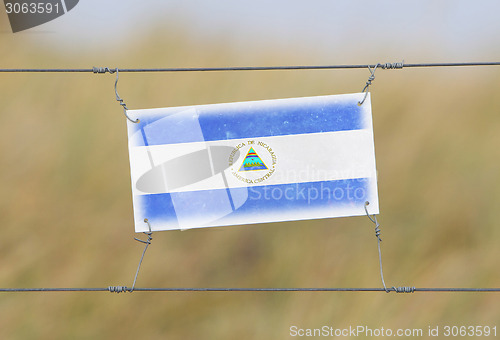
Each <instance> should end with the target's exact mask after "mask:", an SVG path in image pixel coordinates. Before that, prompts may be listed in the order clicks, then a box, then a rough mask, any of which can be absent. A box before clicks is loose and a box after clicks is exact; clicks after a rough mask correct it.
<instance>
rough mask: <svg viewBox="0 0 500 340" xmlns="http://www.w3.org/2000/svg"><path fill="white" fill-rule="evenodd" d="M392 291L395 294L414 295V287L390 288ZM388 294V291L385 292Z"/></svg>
mask: <svg viewBox="0 0 500 340" xmlns="http://www.w3.org/2000/svg"><path fill="white" fill-rule="evenodd" d="M392 290H393V291H395V292H396V293H414V292H415V287H392ZM389 292H390V290H387V293H389Z"/></svg>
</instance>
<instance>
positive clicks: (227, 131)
mask: <svg viewBox="0 0 500 340" xmlns="http://www.w3.org/2000/svg"><path fill="white" fill-rule="evenodd" d="M335 97H336V96H323V97H314V98H306V99H302V98H294V99H287V100H274V101H256V102H246V103H229V104H214V105H202V106H193V107H177V108H167V109H164V110H161V113H159V111H158V110H144V111H142V112H141V113H140V114H138V115H137V117H138V118H140V122H139V123H137V124H131V125H130V128H131V129H132V132H133V133H134V132H139V131H141V132H142V135H141V137H140V138H135V139H134V140H133V146H143V145H161V144H174V143H190V142H203V141H216V140H228V139H240V138H253V137H268V136H283V135H293V134H305V133H319V132H334V131H347V130H358V129H362V128H364V126H363V125H364V119H363V107H361V106H358V101H357V100H355V98H354V97H353V99H352V100H341V101H339V100H338V99H335ZM148 112H149V113H148ZM134 117H135V116H134ZM166 117H167V119H164V118H166ZM200 129H201V133H200ZM143 137H145V139H144V138H143Z"/></svg>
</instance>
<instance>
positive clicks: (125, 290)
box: [108, 286, 129, 294]
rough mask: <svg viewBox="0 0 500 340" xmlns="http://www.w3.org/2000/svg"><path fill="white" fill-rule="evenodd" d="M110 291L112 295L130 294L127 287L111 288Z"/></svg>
mask: <svg viewBox="0 0 500 340" xmlns="http://www.w3.org/2000/svg"><path fill="white" fill-rule="evenodd" d="M108 291H109V292H110V293H117V294H120V293H124V292H128V291H129V289H128V288H127V287H126V286H109V287H108Z"/></svg>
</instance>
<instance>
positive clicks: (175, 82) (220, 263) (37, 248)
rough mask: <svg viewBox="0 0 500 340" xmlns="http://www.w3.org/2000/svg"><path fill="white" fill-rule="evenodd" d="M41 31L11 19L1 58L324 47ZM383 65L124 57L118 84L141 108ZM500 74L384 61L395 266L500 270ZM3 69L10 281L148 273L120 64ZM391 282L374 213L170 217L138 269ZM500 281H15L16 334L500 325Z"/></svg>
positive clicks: (289, 92)
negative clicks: (106, 44) (107, 39)
mask: <svg viewBox="0 0 500 340" xmlns="http://www.w3.org/2000/svg"><path fill="white" fill-rule="evenodd" d="M3 24H5V23H3ZM4 26H5V25H4ZM36 39H37V37H36V35H31V36H30V35H24V36H21V35H19V36H17V38H16V39H14V38H13V36H12V35H11V34H1V35H0V46H2V48H1V49H0V60H1V67H85V68H87V67H91V66H93V65H95V66H115V65H117V66H120V67H143V66H145V67H147V66H220V65H235V64H241V65H246V64H253V65H257V64H261V65H270V64H271V65H272V64H300V63H304V61H305V63H308V62H307V61H308V56H307V55H305V54H303V53H301V52H300V51H278V50H273V49H272V47H270V49H269V50H268V51H266V52H262V56H261V59H260V60H253V61H252V62H246V60H245V58H244V57H239V55H238V54H235V53H233V52H231V49H230V46H228V45H227V44H225V43H224V41H221V42H220V44H214V43H213V42H211V43H210V44H207V45H203V46H200V45H196V46H195V45H194V44H191V43H190V42H189V36H188V35H186V33H183V32H178V34H177V38H171V39H166V40H163V41H162V43H161V44H160V43H158V40H155V39H154V36H153V37H151V38H150V39H149V40H145V41H143V43H142V45H139V46H137V45H135V46H125V45H124V46H121V47H120V48H119V49H118V48H117V49H112V50H108V51H107V52H106V54H104V53H100V54H99V53H98V54H92V53H90V52H88V53H80V54H79V55H76V54H69V56H68V55H61V54H60V53H55V52H54V51H52V50H51V49H50V48H48V47H44V46H43V45H42V44H37V43H36ZM75 43H77V42H75ZM4 46H6V47H8V48H4ZM457 59H460V58H458V57H457ZM318 60H319V59H318ZM324 61H326V58H325V59H324ZM373 61H374V60H373V59H370V60H364V61H363V62H373ZM380 61H385V60H380ZM413 61H414V62H417V61H420V60H412V61H411V60H407V62H413ZM343 62H346V61H345V60H344V61H343ZM347 62H348V61H347ZM368 75H369V74H368V71H367V70H359V71H295V72H240V73H236V72H235V73H189V74H188V73H183V74H122V75H121V76H120V82H119V92H120V95H121V96H122V97H123V98H124V99H125V101H126V103H127V104H128V105H129V107H130V108H150V107H166V106H178V105H193V104H206V103H218V102H232V101H243V100H259V99H271V98H283V97H298V96H313V95H326V94H338V93H352V92H359V91H360V90H361V88H362V86H363V85H364V82H365V81H366V79H367V77H368ZM499 75H500V72H499V70H498V69H497V68H492V67H490V68H449V69H432V70H430V69H404V70H398V71H383V70H380V71H377V78H376V80H375V82H374V85H373V88H372V104H373V115H374V129H375V146H376V156H377V168H378V171H379V195H380V205H381V215H380V216H379V221H380V222H381V224H382V238H383V240H384V242H383V243H382V246H383V256H384V268H385V277H386V282H387V283H388V285H396V286H402V285H415V286H417V287H498V286H500V272H499V271H498V261H499V259H500V250H499V249H500V248H499V246H498V244H499V241H500V229H499V228H498V206H499V205H500V183H499V180H498V176H499V173H500V160H499V157H498V155H499V153H498V149H499V146H500V133H499V131H500V114H499V112H500V102H499V101H498V95H497V93H498V91H499V90H500V85H498V77H499ZM0 77H1V80H0V100H1V104H0V122H1V124H0V145H1V154H0V181H1V182H0V183H1V191H0V226H1V228H2V237H1V238H0V286H1V287H105V286H108V285H130V284H131V282H132V279H133V274H134V273H135V269H136V266H137V263H138V260H139V257H140V253H141V251H142V249H143V245H142V244H139V243H137V242H135V241H134V240H133V237H134V236H136V235H135V234H134V233H133V225H132V221H133V220H132V201H131V192H130V178H129V165H128V151H127V139H126V124H125V118H124V117H123V115H122V111H121V109H120V107H119V106H118V104H117V103H116V102H115V100H114V92H113V82H114V76H111V75H93V74H1V75H0ZM319 152H321V148H320V147H319ZM380 285H381V283H380V277H379V274H378V258H377V248H376V239H375V236H374V232H373V225H372V224H371V223H370V222H369V221H368V219H367V218H366V217H354V218H341V219H331V220H316V221H305V222H290V223H277V224H263V225H252V226H237V227H230V228H215V229H202V230H190V231H185V232H177V231H174V232H161V233H156V234H155V235H154V240H153V244H152V245H151V247H150V248H149V250H148V253H147V254H146V258H145V261H144V263H143V266H142V269H141V273H140V276H139V280H138V286H140V287H379V286H380ZM499 298H500V296H499V295H498V294H474V293H461V294H451V293H429V294H424V293H415V294H411V295H396V294H382V293H141V292H135V293H133V294H120V295H116V294H110V293H1V295H0V338H1V339H89V338H92V339H137V338H142V339H167V338H168V339H233V338H238V339H285V338H288V337H289V327H290V326H291V325H297V326H299V327H307V328H314V327H321V326H323V325H325V324H326V325H331V326H334V327H349V325H352V326H356V325H366V326H369V327H373V328H380V327H382V326H383V327H385V328H394V329H396V328H406V327H410V328H424V329H427V327H428V326H429V325H432V326H434V325H441V326H442V325H446V324H449V325H483V324H486V325H492V326H493V325H497V326H500V324H498V321H499V320H500V309H499V307H498V306H499Z"/></svg>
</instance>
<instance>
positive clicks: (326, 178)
mask: <svg viewBox="0 0 500 340" xmlns="http://www.w3.org/2000/svg"><path fill="white" fill-rule="evenodd" d="M363 96H364V94H361V93H360V94H346V95H336V96H321V97H309V98H292V99H278V100H266V101H254V102H241V103H228V104H214V105H201V106H189V107H173V108H162V109H147V110H129V111H128V115H129V116H130V117H131V118H132V119H139V120H140V122H139V123H132V122H127V124H128V137H129V155H130V168H131V179H132V194H133V205H134V216H135V231H136V232H143V231H147V230H148V226H147V224H146V223H145V222H144V219H148V221H149V223H150V224H151V227H152V230H154V231H157V230H175V229H189V228H201V227H215V226H231V225H241V224H253V223H266V222H279V221H293V220H306V219H317V218H330V217H341V216H356V215H364V214H365V211H364V203H365V202H366V201H369V202H370V213H375V214H377V213H378V195H377V179H376V168H375V151H374V142H373V128H372V115H371V104H370V97H369V95H368V97H367V99H366V101H365V103H364V104H363V105H361V106H360V105H358V101H360V100H361V99H362V98H363Z"/></svg>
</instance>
